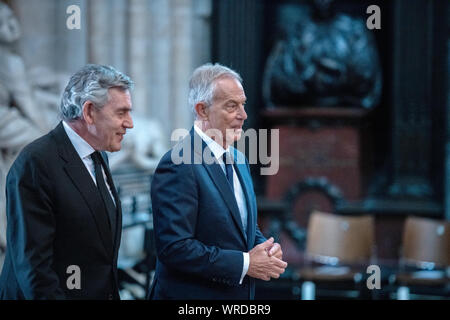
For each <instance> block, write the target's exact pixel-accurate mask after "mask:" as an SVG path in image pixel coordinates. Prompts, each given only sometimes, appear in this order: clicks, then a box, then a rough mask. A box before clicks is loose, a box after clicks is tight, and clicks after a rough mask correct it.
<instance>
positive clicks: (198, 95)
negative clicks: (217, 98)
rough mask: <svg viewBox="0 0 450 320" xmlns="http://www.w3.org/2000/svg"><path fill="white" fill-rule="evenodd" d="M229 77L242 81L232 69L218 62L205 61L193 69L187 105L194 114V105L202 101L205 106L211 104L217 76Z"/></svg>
mask: <svg viewBox="0 0 450 320" xmlns="http://www.w3.org/2000/svg"><path fill="white" fill-rule="evenodd" d="M224 77H230V78H233V79H236V80H238V81H239V82H240V83H242V78H241V76H240V75H239V73H237V72H236V71H234V70H231V69H230V68H228V67H225V66H223V65H221V64H219V63H216V64H214V65H213V64H211V63H206V64H204V65H202V66H200V67H198V68H197V69H195V70H194V72H193V74H192V77H191V79H190V80H189V98H188V102H189V106H190V107H191V110H192V112H193V113H194V115H196V112H195V105H196V104H197V103H199V102H204V103H205V104H206V105H207V106H211V104H212V102H213V99H214V90H215V88H216V85H215V81H216V80H217V79H219V78H224Z"/></svg>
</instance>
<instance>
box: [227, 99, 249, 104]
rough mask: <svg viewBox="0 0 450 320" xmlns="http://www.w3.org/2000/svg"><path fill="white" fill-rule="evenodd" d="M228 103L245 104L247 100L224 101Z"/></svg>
mask: <svg viewBox="0 0 450 320" xmlns="http://www.w3.org/2000/svg"><path fill="white" fill-rule="evenodd" d="M230 102H233V103H240V102H243V103H246V102H247V98H245V99H242V100H236V99H228V100H227V101H226V103H230Z"/></svg>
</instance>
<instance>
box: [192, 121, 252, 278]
mask: <svg viewBox="0 0 450 320" xmlns="http://www.w3.org/2000/svg"><path fill="white" fill-rule="evenodd" d="M194 130H195V132H197V134H198V135H199V136H200V137H201V138H202V139H203V141H205V143H206V145H207V146H208V148H209V149H210V150H211V151H212V153H213V155H214V157H215V158H216V159H217V160H218V162H219V164H220V167H221V168H222V171H223V173H224V174H225V176H226V171H225V163H224V162H223V158H222V157H223V154H224V153H225V152H228V153H230V147H228V148H227V149H226V150H225V149H224V148H223V147H222V146H221V145H220V144H218V143H217V142H215V141H214V140H213V139H211V138H210V137H209V136H207V135H206V134H205V133H204V132H203V131H202V130H201V129H200V128H199V127H197V126H196V125H194ZM232 168H233V187H234V197H235V198H236V202H237V205H238V208H239V213H240V215H241V221H242V225H243V227H244V232H246V231H247V216H248V212H247V201H246V200H245V195H244V190H243V189H242V186H241V182H240V181H239V178H238V176H237V174H236V171H235V170H234V166H232ZM243 255H244V265H243V268H242V274H241V279H240V281H239V284H242V280H243V279H244V277H245V275H246V274H247V271H248V267H249V264H250V255H249V253H248V252H243Z"/></svg>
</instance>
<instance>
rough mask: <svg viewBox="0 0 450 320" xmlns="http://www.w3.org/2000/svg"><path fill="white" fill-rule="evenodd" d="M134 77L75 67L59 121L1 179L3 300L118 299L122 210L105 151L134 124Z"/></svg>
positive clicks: (93, 67)
mask: <svg viewBox="0 0 450 320" xmlns="http://www.w3.org/2000/svg"><path fill="white" fill-rule="evenodd" d="M132 85H133V83H132V81H131V80H130V78H128V77H127V76H126V75H124V74H122V73H120V72H119V71H117V70H115V69H114V68H112V67H109V66H101V65H87V66H85V67H84V68H82V69H81V70H80V71H78V72H77V73H75V74H74V75H73V76H72V77H71V79H70V81H69V83H68V85H67V87H66V89H65V91H64V93H63V98H62V102H61V116H62V119H63V121H61V123H59V125H58V126H57V127H56V128H55V129H54V130H52V131H51V132H50V133H48V134H47V135H45V136H43V137H41V138H39V139H37V140H35V141H34V142H32V143H30V144H29V145H28V146H26V147H25V148H24V149H23V150H22V152H21V153H20V154H19V156H18V157H17V159H16V161H15V162H14V164H13V165H12V167H11V169H10V171H9V173H8V177H7V182H6V197H7V200H6V202H7V203H6V207H7V209H6V210H7V222H8V223H7V249H6V258H5V263H4V266H3V270H2V274H1V276H0V298H2V299H119V291H118V281H117V254H118V249H119V244H120V238H121V229H122V214H121V207H120V200H119V198H118V195H117V192H116V189H115V187H114V183H113V181H112V178H111V173H110V171H109V168H108V165H107V157H106V154H105V153H104V152H103V151H105V150H106V151H110V152H113V151H118V150H120V148H121V141H122V139H123V135H124V134H125V132H126V130H127V129H130V128H132V127H133V121H132V119H131V116H130V111H131V98H130V92H129V89H130V88H131V87H132Z"/></svg>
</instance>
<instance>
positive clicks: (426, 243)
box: [395, 217, 450, 299]
mask: <svg viewBox="0 0 450 320" xmlns="http://www.w3.org/2000/svg"><path fill="white" fill-rule="evenodd" d="M449 266H450V222H448V221H443V220H434V219H429V218H421V217H408V218H407V219H406V221H405V226H404V230H403V239H402V250H401V258H400V261H399V272H398V273H397V275H396V277H395V283H396V284H397V285H398V286H399V287H398V289H397V297H396V298H397V299H410V298H411V295H410V294H409V292H410V288H412V289H414V290H415V291H417V292H421V294H420V295H421V296H423V297H425V296H429V295H434V294H436V295H437V296H441V295H444V296H450V281H449V275H448V274H447V273H448V270H449ZM427 288H428V290H424V289H427Z"/></svg>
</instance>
